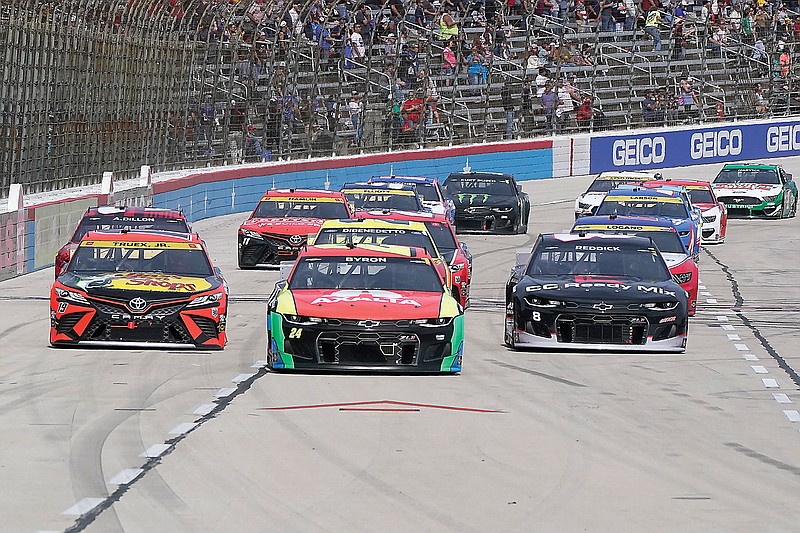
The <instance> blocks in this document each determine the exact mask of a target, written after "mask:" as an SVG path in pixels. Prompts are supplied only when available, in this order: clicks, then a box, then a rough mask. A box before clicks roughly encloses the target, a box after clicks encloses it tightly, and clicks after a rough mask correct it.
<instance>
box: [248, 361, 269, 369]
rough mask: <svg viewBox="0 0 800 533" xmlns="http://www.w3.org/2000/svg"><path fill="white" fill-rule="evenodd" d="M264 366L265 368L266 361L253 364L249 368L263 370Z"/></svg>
mask: <svg viewBox="0 0 800 533" xmlns="http://www.w3.org/2000/svg"><path fill="white" fill-rule="evenodd" d="M265 366H267V362H266V361H256V362H255V363H253V364H252V366H251V367H250V368H263V367H265Z"/></svg>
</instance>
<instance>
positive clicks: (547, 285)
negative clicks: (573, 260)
mask: <svg viewBox="0 0 800 533" xmlns="http://www.w3.org/2000/svg"><path fill="white" fill-rule="evenodd" d="M515 292H516V294H517V296H519V297H520V298H525V297H526V296H537V297H541V298H549V299H553V300H567V301H577V302H600V301H628V302H630V301H645V300H646V301H653V302H658V301H664V300H671V299H675V298H680V297H682V296H684V291H683V289H682V288H681V287H680V285H678V284H677V283H675V282H674V281H672V280H668V281H661V282H642V281H637V280H635V279H632V278H621V277H619V278H615V277H608V276H602V277H600V276H569V277H566V276H563V277H558V278H553V277H548V278H532V277H530V276H525V277H524V278H523V279H522V280H521V281H520V283H518V284H517V287H516V289H515Z"/></svg>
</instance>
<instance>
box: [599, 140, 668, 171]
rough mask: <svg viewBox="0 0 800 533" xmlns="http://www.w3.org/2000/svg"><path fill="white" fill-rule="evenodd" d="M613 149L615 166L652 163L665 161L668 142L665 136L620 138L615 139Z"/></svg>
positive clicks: (612, 156)
mask: <svg viewBox="0 0 800 533" xmlns="http://www.w3.org/2000/svg"><path fill="white" fill-rule="evenodd" d="M611 150H612V155H611V161H612V162H613V163H614V166H617V167H623V166H631V165H651V164H654V163H663V162H664V158H665V157H666V154H667V142H666V140H665V139H664V137H642V138H640V139H636V138H634V139H619V140H616V141H614V144H613V146H612V148H611Z"/></svg>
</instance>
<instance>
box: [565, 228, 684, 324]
mask: <svg viewBox="0 0 800 533" xmlns="http://www.w3.org/2000/svg"><path fill="white" fill-rule="evenodd" d="M570 233H578V234H581V233H612V234H629V235H637V236H639V237H647V238H649V239H651V240H652V241H653V242H654V243H655V245H656V246H657V247H658V251H659V252H661V256H662V257H663V258H664V261H665V262H666V263H667V268H669V272H670V274H672V279H674V280H675V281H676V282H677V283H678V284H679V285H680V286H681V287H683V289H684V290H685V291H686V293H687V294H688V295H689V316H693V315H694V314H695V312H696V311H697V291H698V284H699V276H698V269H697V263H695V262H694V259H692V256H691V255H690V254H689V251H688V250H687V249H686V248H685V247H684V246H683V243H682V242H681V238H680V237H679V236H678V230H677V229H676V228H675V226H673V225H672V223H671V222H669V221H668V220H665V219H662V218H656V217H617V216H616V215H611V216H593V217H583V218H581V219H580V220H578V221H576V222H575V225H574V226H573V227H572V231H571V232H570Z"/></svg>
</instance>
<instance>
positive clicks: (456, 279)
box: [359, 210, 472, 309]
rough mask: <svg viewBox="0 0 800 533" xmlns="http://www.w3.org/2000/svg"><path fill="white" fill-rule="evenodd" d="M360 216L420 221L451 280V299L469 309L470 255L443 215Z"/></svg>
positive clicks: (392, 213) (378, 213)
mask: <svg viewBox="0 0 800 533" xmlns="http://www.w3.org/2000/svg"><path fill="white" fill-rule="evenodd" d="M359 216H362V217H364V218H379V219H384V220H409V221H414V222H422V223H423V224H425V227H426V228H427V229H428V233H430V235H431V237H433V242H434V243H436V247H437V248H438V249H439V253H440V254H441V255H442V257H443V258H444V260H445V261H446V262H447V265H448V266H449V267H450V272H451V274H450V276H451V278H452V285H453V287H452V290H453V298H455V299H456V300H458V303H460V304H461V306H462V307H464V308H465V309H466V308H467V307H469V289H470V284H471V282H472V254H471V253H470V251H469V247H468V246H467V243H465V242H459V240H458V238H457V237H456V232H455V230H454V229H453V225H452V224H451V223H450V222H448V221H447V219H446V218H445V217H444V215H437V214H435V213H416V212H411V211H389V210H385V211H362V212H360V213H359Z"/></svg>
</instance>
